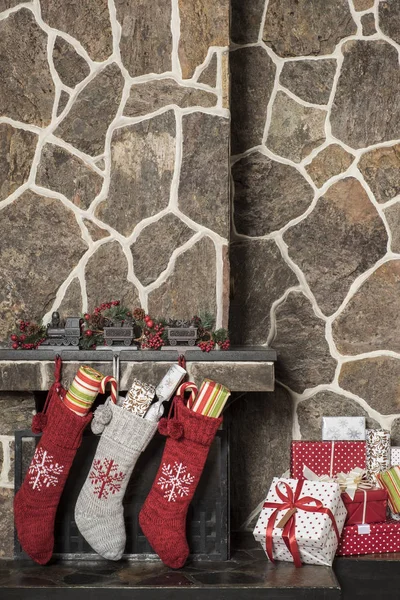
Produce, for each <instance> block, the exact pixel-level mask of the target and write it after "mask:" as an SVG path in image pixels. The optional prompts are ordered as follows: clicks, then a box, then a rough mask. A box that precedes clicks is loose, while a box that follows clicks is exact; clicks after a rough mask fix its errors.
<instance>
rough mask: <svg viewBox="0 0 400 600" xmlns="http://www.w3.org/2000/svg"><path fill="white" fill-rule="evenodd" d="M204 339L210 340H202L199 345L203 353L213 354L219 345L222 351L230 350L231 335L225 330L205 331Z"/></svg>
mask: <svg viewBox="0 0 400 600" xmlns="http://www.w3.org/2000/svg"><path fill="white" fill-rule="evenodd" d="M203 338H208V339H202V340H201V341H200V342H198V344H197V345H198V347H199V348H200V350H202V351H203V352H211V350H214V348H215V346H216V344H218V347H219V349H220V350H229V348H230V345H231V343H230V341H229V333H228V331H227V330H226V329H223V328H221V329H216V330H215V331H207V330H204V331H203Z"/></svg>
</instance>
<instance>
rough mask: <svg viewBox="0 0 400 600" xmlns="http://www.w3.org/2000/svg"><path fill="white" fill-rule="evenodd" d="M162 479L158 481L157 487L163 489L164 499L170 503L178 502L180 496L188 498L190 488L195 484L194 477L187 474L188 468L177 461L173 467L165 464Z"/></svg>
mask: <svg viewBox="0 0 400 600" xmlns="http://www.w3.org/2000/svg"><path fill="white" fill-rule="evenodd" d="M161 472H162V477H160V478H159V479H158V481H157V485H159V486H160V487H161V489H162V490H163V492H164V498H166V499H167V500H168V502H176V500H177V498H178V496H179V497H181V498H183V496H188V495H189V491H190V486H191V485H192V483H193V482H194V475H191V474H190V473H187V467H185V465H183V464H182V463H177V462H176V461H175V463H174V465H173V466H172V467H171V465H170V464H168V465H167V464H165V463H163V466H162V469H161Z"/></svg>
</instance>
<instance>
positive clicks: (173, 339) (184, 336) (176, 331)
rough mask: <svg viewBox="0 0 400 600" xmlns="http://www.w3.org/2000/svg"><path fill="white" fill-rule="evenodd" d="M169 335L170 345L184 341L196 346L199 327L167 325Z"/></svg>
mask: <svg viewBox="0 0 400 600" xmlns="http://www.w3.org/2000/svg"><path fill="white" fill-rule="evenodd" d="M167 336H168V342H169V345H170V346H176V345H177V343H178V342H179V343H181V344H182V343H184V342H186V344H187V345H188V346H195V345H196V340H197V327H167Z"/></svg>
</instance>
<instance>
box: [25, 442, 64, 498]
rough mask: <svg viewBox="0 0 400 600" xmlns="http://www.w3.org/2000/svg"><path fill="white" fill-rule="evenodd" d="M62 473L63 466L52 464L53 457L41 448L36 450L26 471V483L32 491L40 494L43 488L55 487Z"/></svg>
mask: <svg viewBox="0 0 400 600" xmlns="http://www.w3.org/2000/svg"><path fill="white" fill-rule="evenodd" d="M63 472H64V465H59V464H58V463H56V462H54V457H53V456H52V455H51V454H49V452H47V450H43V448H42V447H39V448H36V450H35V454H34V455H33V458H32V462H31V465H30V467H29V470H28V474H29V476H30V477H29V479H28V483H29V485H31V486H32V489H34V490H38V492H40V491H41V490H42V488H43V486H45V487H50V486H53V487H55V486H56V485H57V483H58V480H59V477H58V476H59V475H61V473H63Z"/></svg>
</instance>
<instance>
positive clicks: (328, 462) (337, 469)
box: [290, 441, 367, 479]
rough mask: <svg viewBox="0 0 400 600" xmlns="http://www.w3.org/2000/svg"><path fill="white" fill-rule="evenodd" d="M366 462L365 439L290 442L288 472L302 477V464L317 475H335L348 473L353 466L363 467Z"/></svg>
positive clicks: (296, 476) (293, 475) (294, 476)
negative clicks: (356, 440)
mask: <svg viewBox="0 0 400 600" xmlns="http://www.w3.org/2000/svg"><path fill="white" fill-rule="evenodd" d="M366 464H367V459H366V443H365V441H359V442H342V441H340V442H337V441H331V442H303V441H293V442H292V447H291V459H290V472H291V477H293V479H300V478H302V477H304V475H303V468H304V466H307V467H308V468H309V469H311V471H313V472H314V473H315V474H316V475H318V477H321V476H322V475H328V476H329V477H336V475H337V474H338V473H348V472H349V471H351V470H352V469H354V468H355V467H360V468H361V469H365V468H366Z"/></svg>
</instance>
